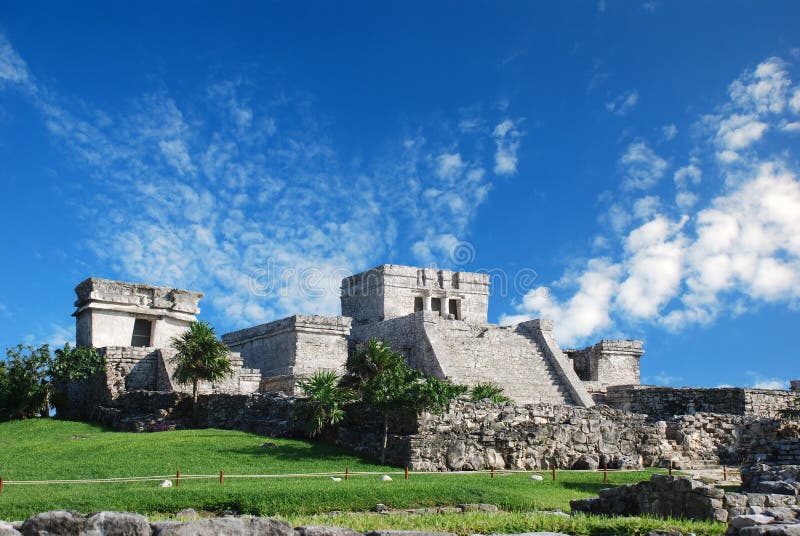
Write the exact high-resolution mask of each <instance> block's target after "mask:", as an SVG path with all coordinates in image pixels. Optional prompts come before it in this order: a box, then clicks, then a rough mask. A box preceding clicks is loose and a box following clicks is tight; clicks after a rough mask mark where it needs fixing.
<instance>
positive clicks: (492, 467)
mask: <svg viewBox="0 0 800 536" xmlns="http://www.w3.org/2000/svg"><path fill="white" fill-rule="evenodd" d="M491 469H492V478H494V465H492V466H491Z"/></svg>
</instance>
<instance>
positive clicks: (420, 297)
mask: <svg viewBox="0 0 800 536" xmlns="http://www.w3.org/2000/svg"><path fill="white" fill-rule="evenodd" d="M488 310H489V276H488V275H486V274H479V273H473V272H451V271H450V270H436V269H433V268H414V267H412V266H398V265H396V264H384V265H383V266H378V267H375V268H373V269H371V270H367V271H366V272H362V273H360V274H356V275H354V276H351V277H346V278H344V279H343V280H342V314H343V315H344V316H349V317H351V318H352V319H353V322H354V324H355V325H359V324H368V323H373V322H381V321H383V320H388V319H391V318H399V317H402V316H406V315H408V314H411V313H414V312H418V311H432V312H436V313H438V314H439V315H440V316H443V317H445V318H451V317H452V318H454V319H456V320H463V321H466V322H469V323H471V324H485V323H486V322H487V314H488Z"/></svg>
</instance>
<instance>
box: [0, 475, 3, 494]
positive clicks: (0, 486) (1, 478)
mask: <svg viewBox="0 0 800 536" xmlns="http://www.w3.org/2000/svg"><path fill="white" fill-rule="evenodd" d="M2 494H3V477H2V476H0V495H2Z"/></svg>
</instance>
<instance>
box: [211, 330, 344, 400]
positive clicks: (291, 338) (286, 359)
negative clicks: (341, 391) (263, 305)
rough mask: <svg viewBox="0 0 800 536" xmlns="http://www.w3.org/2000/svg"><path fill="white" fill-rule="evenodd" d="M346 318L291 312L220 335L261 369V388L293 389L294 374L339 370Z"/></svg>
mask: <svg viewBox="0 0 800 536" xmlns="http://www.w3.org/2000/svg"><path fill="white" fill-rule="evenodd" d="M350 323H351V320H350V319H349V318H345V317H341V316H335V317H327V316H316V315H313V316H309V315H295V316H291V317H288V318H284V319H281V320H276V321H275V322H270V323H267V324H262V325H260V326H255V327H252V328H247V329H243V330H239V331H235V332H233V333H226V334H225V335H223V336H222V341H223V342H225V344H227V345H228V346H229V347H230V348H231V349H232V350H234V351H236V352H239V353H240V354H241V355H242V358H243V359H244V363H245V364H246V366H247V367H250V368H253V369H257V370H259V371H260V372H261V376H262V378H264V383H263V384H262V389H267V390H276V391H277V390H283V391H286V392H287V393H290V394H291V393H292V392H293V391H294V384H295V381H296V379H297V378H299V377H303V376H308V375H310V374H311V373H313V372H314V371H315V370H319V369H329V370H342V369H343V368H344V364H345V361H346V360H347V337H348V335H349V334H350Z"/></svg>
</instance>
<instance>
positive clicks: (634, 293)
mask: <svg viewBox="0 0 800 536" xmlns="http://www.w3.org/2000/svg"><path fill="white" fill-rule="evenodd" d="M681 227H682V223H681V224H673V223H671V222H669V221H667V220H666V219H665V218H664V217H662V216H656V217H655V219H653V220H652V221H650V222H648V223H646V224H644V225H642V226H641V227H638V228H637V229H634V230H633V231H632V232H631V233H630V234H629V235H628V238H627V240H626V242H625V250H626V255H627V259H626V262H625V268H626V270H625V271H626V276H625V278H624V280H623V281H622V282H621V284H620V286H619V293H618V294H617V296H616V300H615V301H616V305H617V306H619V308H620V310H621V311H623V313H625V314H628V315H630V316H631V317H632V318H636V319H641V318H652V317H654V316H656V315H658V313H659V311H661V309H662V308H663V306H664V305H665V304H666V303H667V302H668V301H669V300H671V299H672V298H673V297H674V296H675V294H676V293H677V291H678V288H679V286H680V282H681V275H682V270H683V242H684V240H683V237H682V236H680V235H678V231H679V230H680V228H681Z"/></svg>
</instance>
